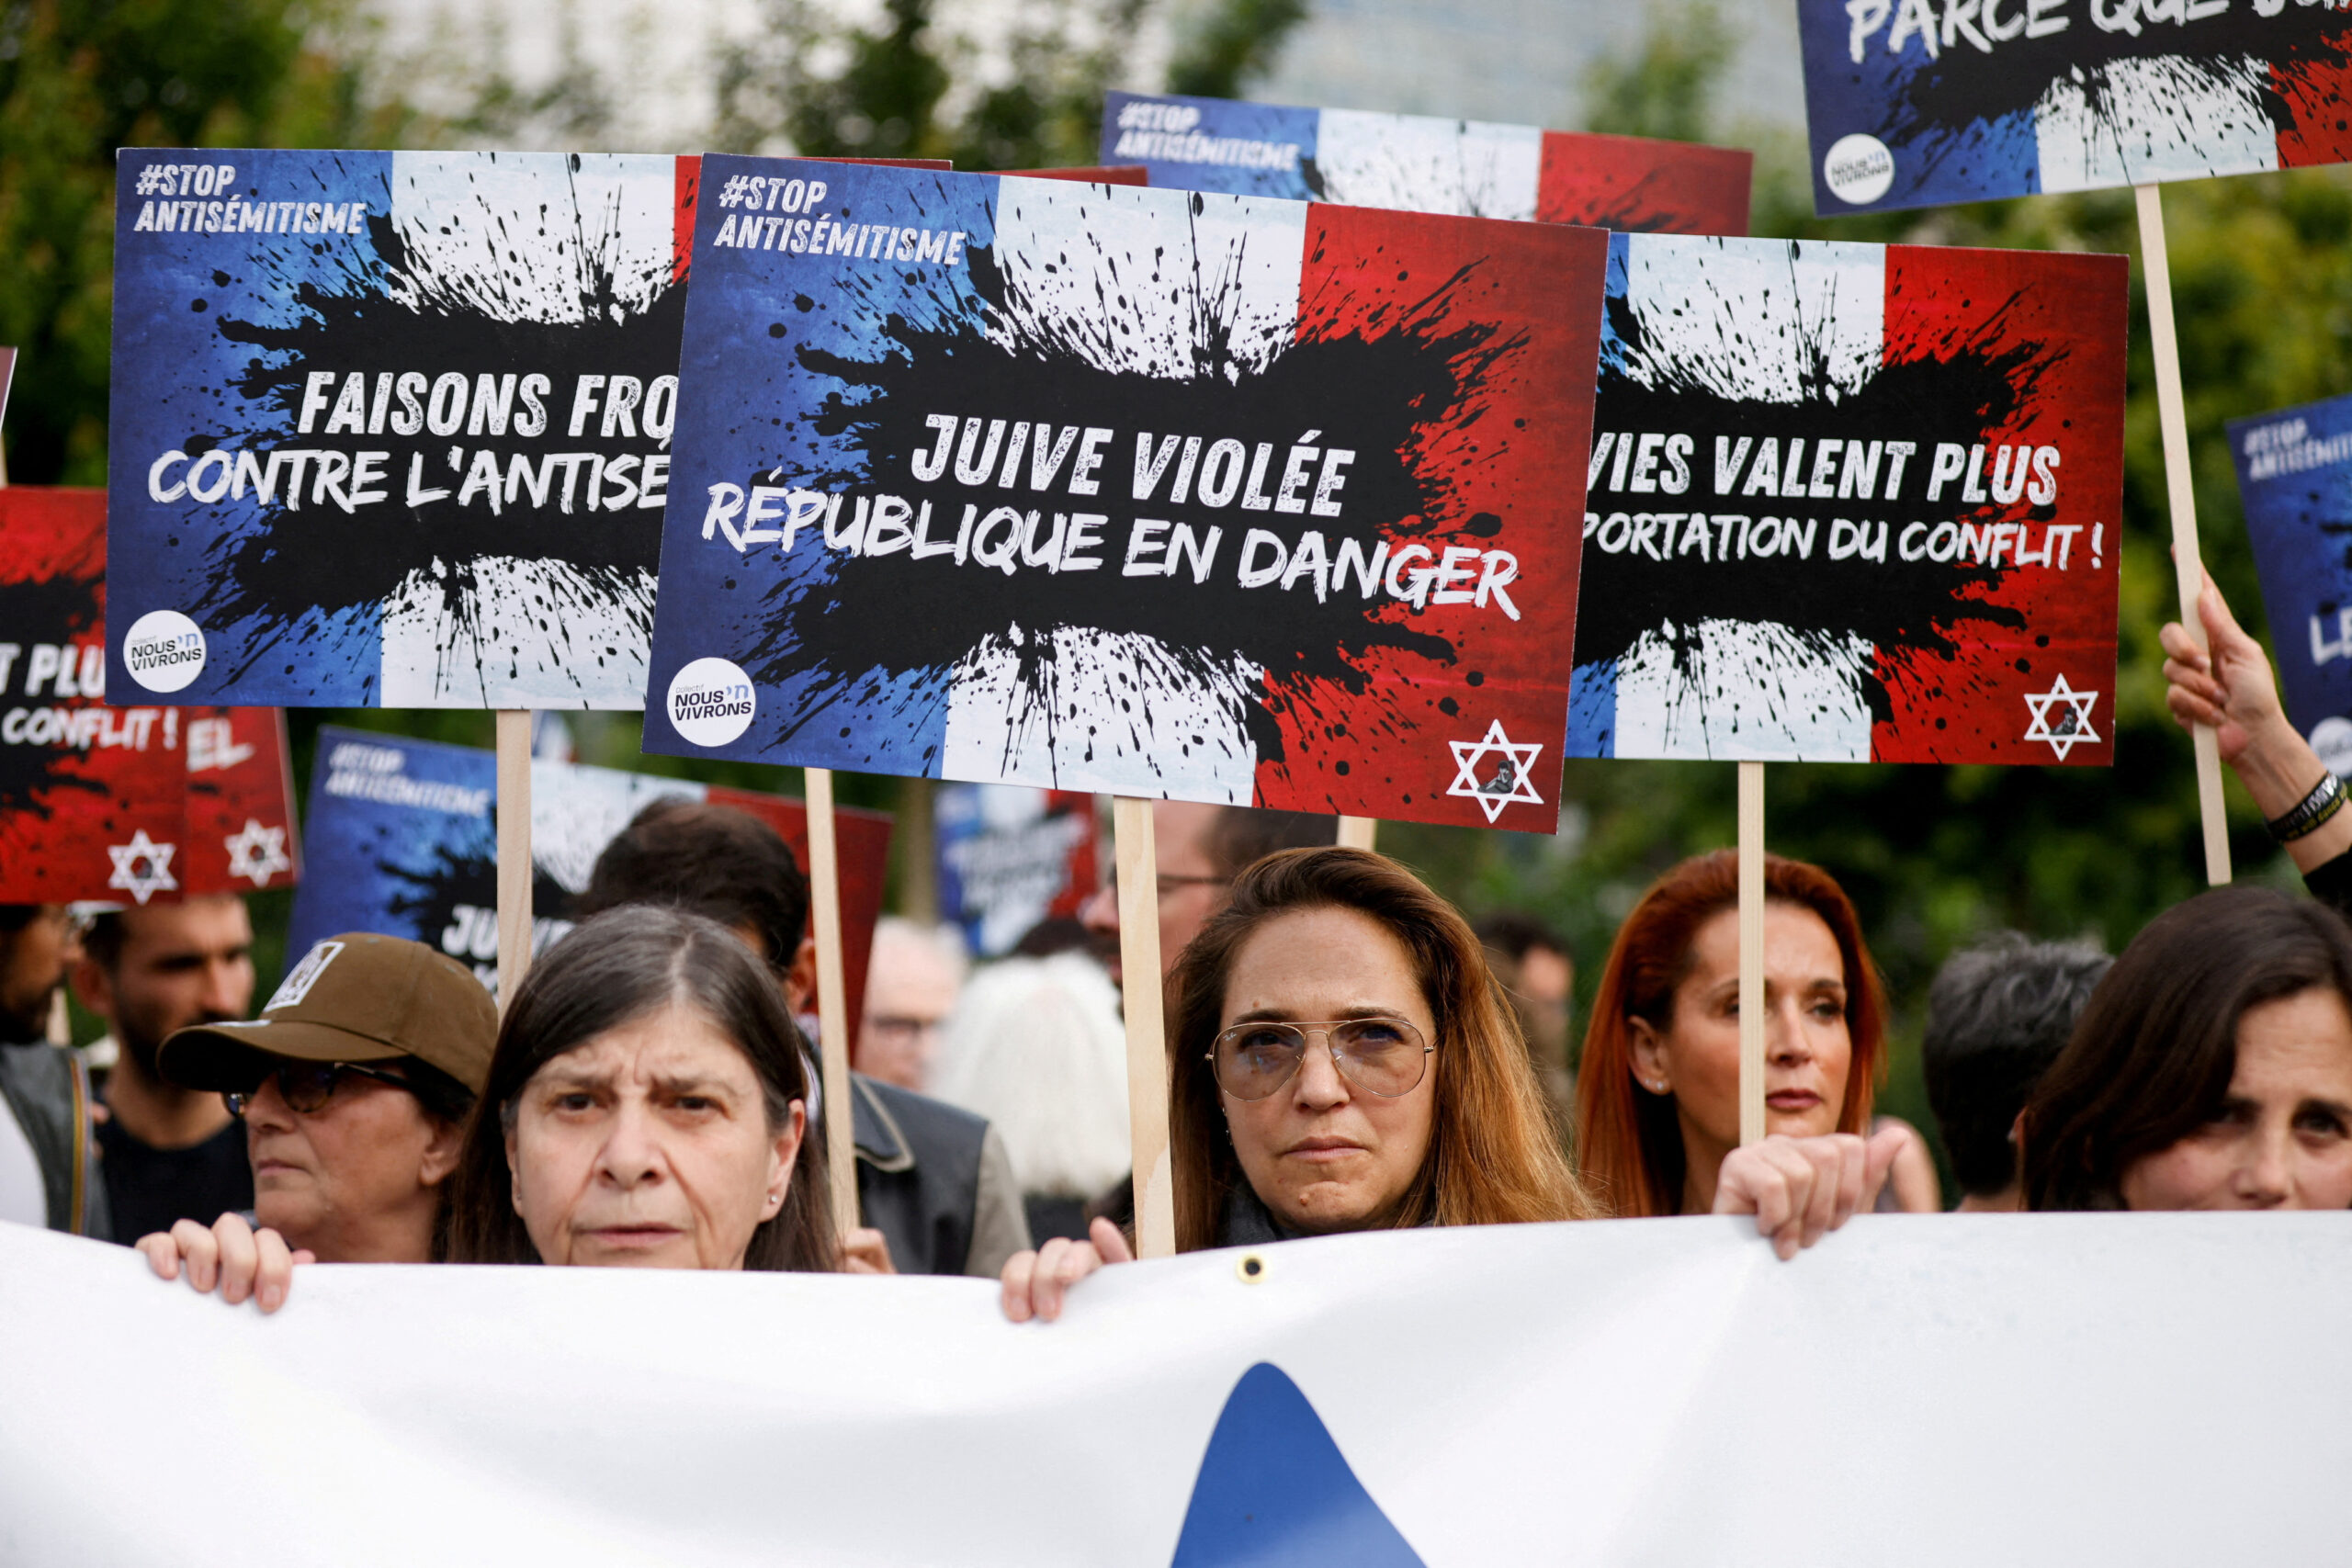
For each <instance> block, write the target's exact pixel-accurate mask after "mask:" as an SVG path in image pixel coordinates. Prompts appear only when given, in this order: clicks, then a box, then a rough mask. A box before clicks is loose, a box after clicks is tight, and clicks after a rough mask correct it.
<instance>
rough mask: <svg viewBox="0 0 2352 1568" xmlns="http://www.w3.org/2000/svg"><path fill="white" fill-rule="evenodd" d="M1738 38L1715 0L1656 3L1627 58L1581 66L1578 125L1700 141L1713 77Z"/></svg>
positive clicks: (1703, 137) (1736, 48)
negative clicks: (1582, 120) (1581, 100)
mask: <svg viewBox="0 0 2352 1568" xmlns="http://www.w3.org/2000/svg"><path fill="white" fill-rule="evenodd" d="M1740 41H1741V32H1740V29H1738V28H1736V27H1734V26H1733V25H1732V23H1731V20H1730V18H1729V17H1728V16H1726V15H1725V13H1724V8H1723V6H1721V5H1720V4H1718V3H1717V0H1682V3H1681V4H1679V5H1675V6H1662V7H1658V8H1657V10H1656V11H1655V13H1654V15H1653V17H1652V18H1651V21H1650V25H1649V28H1648V30H1647V32H1646V33H1645V35H1644V37H1643V39H1642V45H1641V48H1640V50H1639V51H1637V52H1636V53H1635V54H1634V56H1633V57H1632V58H1631V59H1630V60H1616V59H1610V58H1607V57H1603V58H1601V59H1600V60H1597V61H1595V62H1593V63H1592V66H1591V67H1590V69H1589V70H1588V71H1587V72H1586V73H1585V80H1584V88H1585V129H1586V130H1604V131H1608V132H1610V133H1611V134H1612V135H1617V136H1655V137H1658V138H1661V139H1663V140H1665V141H1705V140H1707V136H1708V131H1709V129H1710V121H1711V119H1712V117H1713V97H1714V90H1715V86H1716V84H1717V83H1719V82H1720V81H1721V80H1722V78H1723V73H1724V69H1725V68H1726V67H1727V66H1729V65H1730V64H1731V62H1732V58H1733V56H1734V55H1736V54H1737V53H1738V52H1739V46H1740Z"/></svg>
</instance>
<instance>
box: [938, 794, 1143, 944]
mask: <svg viewBox="0 0 2352 1568" xmlns="http://www.w3.org/2000/svg"><path fill="white" fill-rule="evenodd" d="M932 811H933V821H934V822H935V823H936V824H937V833H938V838H939V907H940V909H941V911H942V912H943V913H944V915H945V916H946V917H947V918H948V919H951V920H954V921H955V922H956V924H957V925H958V926H960V927H962V928H963V931H964V940H965V942H966V944H967V946H968V947H970V949H971V950H972V952H973V953H975V954H976V955H978V957H981V958H1001V957H1003V956H1004V955H1005V954H1006V953H1010V952H1012V944H1013V943H1015V942H1019V941H1020V940H1021V939H1022V937H1023V935H1025V934H1026V933H1027V932H1028V931H1030V929H1031V928H1032V927H1034V926H1035V925H1036V924H1037V922H1039V921H1040V920H1044V919H1053V918H1060V919H1070V918H1072V917H1074V916H1075V915H1077V913H1078V909H1079V906H1080V905H1081V904H1083V903H1085V902H1086V900H1087V899H1088V898H1089V897H1091V896H1092V895H1093V893H1094V890H1095V887H1096V886H1097V884H1098V883H1099V882H1100V880H1101V878H1100V876H1099V875H1098V874H1097V873H1096V871H1095V865H1094V838H1095V832H1094V797H1093V796H1092V795H1083V794H1080V793H1078V792H1077V791H1074V790H1063V789H1056V790H1044V789H1024V788H1023V787H1021V786H1020V785H1018V784H948V785H946V786H944V788H942V789H941V790H940V791H939V793H938V795H936V796H935V797H934V798H933V804H932Z"/></svg>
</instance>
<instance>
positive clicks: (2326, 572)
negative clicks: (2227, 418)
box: [2230, 397, 2352, 777]
mask: <svg viewBox="0 0 2352 1568" xmlns="http://www.w3.org/2000/svg"><path fill="white" fill-rule="evenodd" d="M2230 451H2231V454H2232V456H2233V457H2235V458H2236V459H2237V468H2238V493H2239V494H2240V495H2241V496H2243V497H2244V498H2245V530H2246V535H2247V536H2248V537H2249V538H2250V539H2251V540H2252V541H2253V544H2254V564H2255V568H2256V570H2257V571H2258V572H2260V574H2261V577H2262V600H2263V605H2264V608H2266V609H2267V610H2268V612H2269V614H2270V632H2271V639H2270V640H2271V647H2272V650H2273V651H2274V652H2275V653H2276V654H2277V656H2278V675H2279V681H2280V683H2281V685H2283V686H2284V687H2285V690H2286V698H2287V716H2288V717H2289V718H2290V719H2291V720H2292V721H2293V723H2294V726H2295V728H2297V729H2299V730H2301V731H2302V732H2303V734H2304V735H2305V736H2306V737H2308V738H2309V739H2310V740H2311V743H2312V750H2315V751H2317V752H2318V753H2319V754H2320V760H2321V761H2324V762H2325V763H2326V764H2327V765H2328V766H2329V767H2330V768H2332V769H2334V770H2335V772H2336V773H2338V774H2341V775H2345V776H2347V777H2352V397H2343V398H2330V399H2329V400H2326V401H2325V402H2320V403H2306V404H2304V405H2303V406H2302V407H2301V408H2291V409H2281V410H2279V411H2278V412H2276V413H2266V414H2258V415H2256V416H2255V417H2254V418H2252V419H2240V420H2233V421H2231V422H2230Z"/></svg>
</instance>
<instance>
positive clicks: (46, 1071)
mask: <svg viewBox="0 0 2352 1568" xmlns="http://www.w3.org/2000/svg"><path fill="white" fill-rule="evenodd" d="M73 962H74V926H73V921H72V920H71V919H70V918H69V917H68V916H67V914H66V911H65V906H64V905H62V904H0V1221H6V1222H9V1223H11V1224H20V1225H46V1226H48V1227H49V1228H50V1229H51V1230H59V1231H67V1232H70V1233H72V1234H74V1235H92V1236H97V1237H99V1238H101V1239H107V1238H110V1237H111V1235H113V1232H112V1231H111V1230H110V1229H109V1227H108V1224H107V1198H106V1186H105V1183H104V1181H103V1180H102V1179H100V1177H99V1175H98V1166H97V1145H96V1142H95V1141H94V1140H93V1139H92V1138H91V1135H90V1106H91V1099H90V1080H89V1076H88V1074H87V1073H86V1072H85V1070H84V1068H83V1066H82V1061H81V1058H80V1057H78V1056H76V1055H74V1053H73V1052H71V1051H64V1050H60V1049H59V1048H58V1047H57V1046H55V1045H52V1044H51V1043H50V1042H49V1039H48V1028H49V1016H50V1010H51V1007H53V1006H54V1005H55V1003H56V1001H57V997H58V987H61V986H62V985H63V984H64V983H65V972H66V970H67V968H68V967H70V966H71V964H73Z"/></svg>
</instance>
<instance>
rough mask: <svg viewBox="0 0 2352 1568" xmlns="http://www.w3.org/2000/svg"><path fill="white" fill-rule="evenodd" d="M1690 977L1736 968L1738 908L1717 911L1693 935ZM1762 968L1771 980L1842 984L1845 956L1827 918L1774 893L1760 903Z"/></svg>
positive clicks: (1710, 977) (1733, 971) (1710, 976)
mask: <svg viewBox="0 0 2352 1568" xmlns="http://www.w3.org/2000/svg"><path fill="white" fill-rule="evenodd" d="M1691 958H1692V960H1693V962H1692V964H1691V978H1692V979H1704V980H1707V981H1710V982H1712V981H1713V979H1715V978H1718V977H1720V976H1722V975H1724V974H1730V975H1736V974H1737V973H1738V970H1739V911H1738V909H1737V908H1723V909H1718V910H1716V911H1715V912H1714V913H1713V914H1712V915H1710V916H1708V917H1707V919H1705V920H1704V921H1702V922H1701V924H1700V926H1699V930H1698V932H1697V933H1696V935H1694V936H1693V937H1692V939H1691ZM1764 968H1765V972H1766V973H1767V974H1769V975H1770V976H1772V977H1773V978H1774V979H1776V980H1781V981H1783V982H1785V981H1790V980H1795V981H1798V982H1800V983H1802V984H1805V985H1813V984H1816V983H1825V982H1826V983H1828V984H1833V985H1836V984H1842V983H1843V982H1844V976H1845V970H1846V959H1845V953H1844V952H1843V950H1841V949H1840V948H1839V947H1838V938H1837V935H1836V934H1835V933H1834V932H1832V931H1830V929H1829V923H1828V922H1827V921H1826V920H1824V919H1822V918H1821V917H1820V916H1819V915H1818V914H1816V913H1815V912H1814V911H1813V910H1812V909H1809V908H1806V907H1805V906H1804V905H1802V904H1792V903H1788V902H1786V901H1784V900H1782V899H1778V898H1775V899H1773V900H1772V901H1771V902H1770V903H1769V904H1767V905H1766V906H1765V908H1764Z"/></svg>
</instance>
